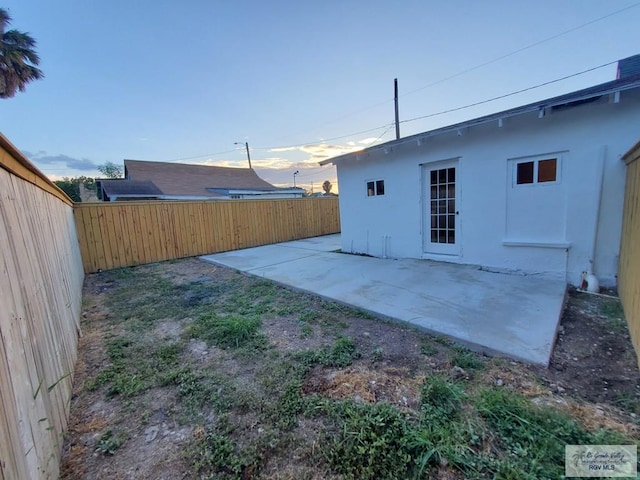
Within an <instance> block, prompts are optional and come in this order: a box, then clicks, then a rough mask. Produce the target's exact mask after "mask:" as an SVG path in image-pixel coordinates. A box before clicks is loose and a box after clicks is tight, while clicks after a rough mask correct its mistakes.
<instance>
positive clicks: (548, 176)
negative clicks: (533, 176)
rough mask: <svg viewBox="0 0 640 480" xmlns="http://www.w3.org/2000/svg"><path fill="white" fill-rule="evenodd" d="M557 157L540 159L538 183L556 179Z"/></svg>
mask: <svg viewBox="0 0 640 480" xmlns="http://www.w3.org/2000/svg"><path fill="white" fill-rule="evenodd" d="M557 162H558V161H557V159H555V158H550V159H548V160H540V161H539V162H538V183H542V182H555V181H556V165H557Z"/></svg>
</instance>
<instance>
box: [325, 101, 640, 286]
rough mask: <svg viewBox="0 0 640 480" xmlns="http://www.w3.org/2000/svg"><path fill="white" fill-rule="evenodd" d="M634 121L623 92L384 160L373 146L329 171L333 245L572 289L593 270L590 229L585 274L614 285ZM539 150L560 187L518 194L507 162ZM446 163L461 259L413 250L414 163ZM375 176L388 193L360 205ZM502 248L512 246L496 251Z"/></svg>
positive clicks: (416, 246)
mask: <svg viewBox="0 0 640 480" xmlns="http://www.w3.org/2000/svg"><path fill="white" fill-rule="evenodd" d="M638 125H640V93H633V92H622V94H621V102H620V103H608V102H604V101H603V102H597V103H592V104H586V105H581V106H576V107H574V108H570V109H567V110H563V111H557V112H549V111H547V114H546V116H544V117H543V118H538V115H537V113H531V114H525V115H521V116H518V117H512V118H506V119H504V121H503V126H502V127H499V126H498V122H493V123H490V124H484V125H479V126H476V127H470V128H467V129H464V130H463V131H461V132H460V133H461V135H460V136H459V135H457V133H456V132H452V133H447V134H442V135H439V136H436V137H432V138H429V139H427V140H424V141H423V142H422V144H421V145H420V146H419V145H418V144H417V141H411V142H408V143H405V144H402V145H396V146H393V147H392V149H391V151H389V152H388V153H386V154H385V153H384V151H383V150H382V149H381V150H378V151H370V152H365V153H364V154H360V155H359V156H358V157H356V156H355V155H353V156H351V157H349V158H347V159H345V160H343V161H342V162H340V163H338V177H339V182H340V215H341V223H342V248H343V250H344V251H348V252H353V253H367V254H370V255H374V256H382V255H383V252H384V250H383V248H384V247H383V241H384V240H383V237H384V236H388V237H389V238H388V240H387V248H388V250H387V255H388V256H390V257H412V258H435V259H440V260H445V261H453V262H461V263H468V264H477V265H482V266H485V267H488V268H494V269H498V270H502V269H504V270H509V271H520V272H523V273H527V274H546V275H553V276H560V277H565V275H566V278H567V280H568V281H569V282H570V283H573V284H577V283H579V282H580V273H581V272H582V271H583V270H586V269H588V268H589V267H590V258H591V256H592V248H593V242H594V232H595V229H596V225H598V229H597V242H596V245H597V251H596V256H595V264H594V265H593V268H594V272H595V273H596V275H597V276H598V278H599V279H600V281H601V283H602V284H603V285H613V284H615V281H616V279H615V276H616V272H617V257H618V252H619V245H620V231H621V218H622V203H623V195H624V175H625V169H624V163H623V162H622V160H621V159H620V157H621V155H622V154H623V153H625V152H626V151H627V149H629V148H630V147H631V146H632V145H633V144H634V143H635V142H636V141H637V138H638V134H639V131H638V129H637V126H638ZM544 154H556V155H558V156H559V158H560V165H559V167H560V177H559V182H558V183H557V184H555V185H554V186H550V185H545V184H540V185H533V186H531V187H530V188H529V189H528V190H529V192H527V189H526V188H525V189H522V188H521V187H522V186H518V187H516V188H520V190H519V191H517V192H515V191H514V190H513V187H512V182H511V178H512V177H511V170H510V168H511V166H512V162H511V161H510V159H516V158H520V157H526V156H536V155H544ZM450 158H459V165H458V166H459V168H458V177H457V180H458V182H459V186H460V198H459V203H458V208H459V211H460V215H459V218H458V220H459V227H460V228H459V232H458V238H459V240H460V242H461V245H460V247H461V250H460V252H461V253H460V255H459V256H442V255H433V254H429V253H425V252H423V248H422V208H423V207H422V201H423V199H422V190H423V188H422V180H421V168H422V167H421V165H423V164H428V163H430V162H437V161H441V160H445V159H450ZM601 172H603V173H604V176H601ZM601 178H602V195H601V201H600V212H599V215H598V214H597V212H598V198H599V190H600V179H601ZM378 179H384V181H385V195H384V196H374V197H367V195H366V182H367V181H370V180H378ZM545 189H546V190H545ZM543 192H545V193H543ZM545 204H546V206H544V205H545ZM596 221H597V223H596ZM427 232H428V230H427ZM506 240H507V241H514V242H515V244H514V243H512V244H511V245H518V246H509V245H505V244H504V242H505V241H506ZM527 243H528V244H529V245H526V244H527ZM524 245H526V246H524ZM542 245H545V246H542Z"/></svg>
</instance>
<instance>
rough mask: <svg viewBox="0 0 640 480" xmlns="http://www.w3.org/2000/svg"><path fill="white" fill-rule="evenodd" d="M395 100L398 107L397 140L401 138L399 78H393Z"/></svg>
mask: <svg viewBox="0 0 640 480" xmlns="http://www.w3.org/2000/svg"><path fill="white" fill-rule="evenodd" d="M393 100H394V103H395V107H396V140H399V139H400V116H399V113H398V79H397V78H394V79H393Z"/></svg>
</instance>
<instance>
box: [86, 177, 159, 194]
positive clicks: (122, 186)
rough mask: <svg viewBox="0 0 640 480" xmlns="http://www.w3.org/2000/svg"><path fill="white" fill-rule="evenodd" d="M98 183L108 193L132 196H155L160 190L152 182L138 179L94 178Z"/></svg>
mask: <svg viewBox="0 0 640 480" xmlns="http://www.w3.org/2000/svg"><path fill="white" fill-rule="evenodd" d="M96 182H99V183H100V188H102V190H103V191H104V192H105V193H106V194H107V195H108V196H110V197H111V196H113V195H134V196H140V195H143V196H157V195H162V192H161V191H160V189H159V188H158V187H156V186H155V184H154V183H153V182H149V181H144V180H142V181H140V180H125V179H123V178H120V179H114V180H111V179H108V180H103V179H96Z"/></svg>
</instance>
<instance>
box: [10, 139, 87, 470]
mask: <svg viewBox="0 0 640 480" xmlns="http://www.w3.org/2000/svg"><path fill="white" fill-rule="evenodd" d="M5 142H8V141H7V140H6V139H5V138H4V137H2V136H1V135H0V479H22V478H25V479H27V478H29V479H41V478H58V472H59V466H60V455H61V450H62V442H63V432H64V430H65V429H66V425H67V418H68V411H69V402H70V399H71V388H72V372H73V369H74V364H75V360H76V348H77V339H78V329H79V319H80V306H81V296H82V282H83V279H84V273H83V269H82V260H81V258H80V250H79V248H78V242H77V239H76V231H75V224H74V219H73V211H72V207H71V205H70V204H71V201H70V200H69V199H68V198H67V197H66V196H65V195H64V194H63V193H62V192H60V191H58V190H57V189H56V188H55V186H53V185H52V184H50V182H48V180H46V177H44V176H39V175H41V174H39V173H34V172H33V171H32V170H30V169H34V167H33V166H29V164H28V160H26V159H25V158H24V157H22V156H21V154H20V153H19V152H17V151H16V150H15V147H13V148H11V147H12V146H11V145H10V144H8V146H6V145H5ZM25 165H27V167H28V168H24V169H23V167H24V166H25ZM21 169H23V170H24V172H22V171H21ZM10 172H16V174H14V173H10ZM22 173H24V174H25V175H24V176H18V175H22ZM47 182H48V183H47ZM43 187H46V188H43ZM65 202H68V204H67V203H65Z"/></svg>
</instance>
